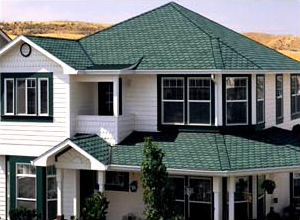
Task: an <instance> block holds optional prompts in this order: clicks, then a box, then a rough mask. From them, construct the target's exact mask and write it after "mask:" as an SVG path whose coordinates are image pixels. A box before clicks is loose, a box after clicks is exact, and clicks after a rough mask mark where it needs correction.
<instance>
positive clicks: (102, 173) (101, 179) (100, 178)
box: [98, 171, 105, 193]
mask: <svg viewBox="0 0 300 220" xmlns="http://www.w3.org/2000/svg"><path fill="white" fill-rule="evenodd" d="M104 184H105V171H98V185H99V192H102V193H103V192H104Z"/></svg>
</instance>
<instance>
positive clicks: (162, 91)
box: [161, 77, 185, 125]
mask: <svg viewBox="0 0 300 220" xmlns="http://www.w3.org/2000/svg"><path fill="white" fill-rule="evenodd" d="M178 79H179V80H182V90H183V99H182V100H178V99H173V100H170V99H168V100H165V99H164V80H178ZM184 100H185V80H184V77H162V78H161V123H162V124H164V125H184V124H185V123H184V122H185V105H184V103H185V101H184ZM164 102H180V103H182V104H183V120H182V123H178V122H175V123H169V122H164Z"/></svg>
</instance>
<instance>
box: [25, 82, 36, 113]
mask: <svg viewBox="0 0 300 220" xmlns="http://www.w3.org/2000/svg"><path fill="white" fill-rule="evenodd" d="M28 80H34V81H35V88H34V89H35V114H28V94H27V93H28ZM36 87H37V80H36V78H26V115H28V116H36V115H37V105H38V103H37V94H36V93H37V89H36ZM31 89H32V88H31Z"/></svg>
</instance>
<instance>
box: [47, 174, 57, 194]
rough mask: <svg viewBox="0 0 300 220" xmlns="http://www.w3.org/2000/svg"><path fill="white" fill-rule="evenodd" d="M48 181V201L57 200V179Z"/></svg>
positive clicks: (49, 178) (50, 178)
mask: <svg viewBox="0 0 300 220" xmlns="http://www.w3.org/2000/svg"><path fill="white" fill-rule="evenodd" d="M47 181H48V182H47V199H56V198H57V193H56V177H48V178H47Z"/></svg>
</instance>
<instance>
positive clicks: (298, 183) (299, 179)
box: [293, 173, 300, 198]
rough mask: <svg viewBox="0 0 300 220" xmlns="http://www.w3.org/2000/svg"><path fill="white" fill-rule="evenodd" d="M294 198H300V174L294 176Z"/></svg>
mask: <svg viewBox="0 0 300 220" xmlns="http://www.w3.org/2000/svg"><path fill="white" fill-rule="evenodd" d="M293 198H300V173H294V174H293Z"/></svg>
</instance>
